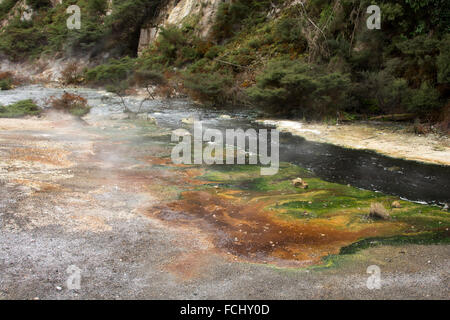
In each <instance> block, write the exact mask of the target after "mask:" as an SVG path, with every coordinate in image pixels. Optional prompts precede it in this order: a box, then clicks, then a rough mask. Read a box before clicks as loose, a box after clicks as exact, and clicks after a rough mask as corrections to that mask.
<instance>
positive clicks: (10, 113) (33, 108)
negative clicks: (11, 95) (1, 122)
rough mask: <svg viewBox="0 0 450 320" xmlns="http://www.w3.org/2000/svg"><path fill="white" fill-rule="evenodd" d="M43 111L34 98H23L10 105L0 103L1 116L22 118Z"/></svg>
mask: <svg viewBox="0 0 450 320" xmlns="http://www.w3.org/2000/svg"><path fill="white" fill-rule="evenodd" d="M40 113H41V109H40V108H39V107H38V106H37V105H36V104H35V103H34V102H33V100H31V99H29V100H22V101H19V102H16V103H13V104H11V105H9V106H1V105H0V118H20V117H24V116H27V115H30V116H36V115H39V114H40Z"/></svg>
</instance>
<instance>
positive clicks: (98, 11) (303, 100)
mask: <svg viewBox="0 0 450 320" xmlns="http://www.w3.org/2000/svg"><path fill="white" fill-rule="evenodd" d="M62 2H63V3H61V1H47V0H20V1H15V0H3V1H2V2H1V3H0V20H1V22H0V25H1V26H2V27H1V31H0V34H1V38H0V52H1V54H2V56H3V59H2V60H3V61H6V60H8V61H14V62H18V61H33V59H39V58H40V59H42V58H43V57H47V58H51V59H56V58H60V59H69V58H74V57H75V58H77V59H85V60H86V61H88V63H87V65H88V66H89V68H82V67H80V66H76V65H75V66H74V65H72V66H70V65H69V67H70V68H67V70H66V72H64V73H63V77H65V78H66V82H67V83H70V82H73V83H84V84H87V85H102V86H109V87H110V88H111V90H123V89H124V88H128V87H132V86H144V87H145V86H157V87H158V93H159V94H161V95H167V96H170V95H171V94H173V92H174V91H178V92H184V93H187V94H189V95H190V96H191V97H192V98H194V99H195V100H196V101H201V102H202V103H204V104H206V105H214V106H226V105H234V106H242V107H246V108H263V109H264V110H266V111H268V112H270V113H274V114H279V115H282V116H289V117H306V118H330V119H336V117H337V118H339V119H354V118H358V117H363V118H364V117H368V116H376V115H382V114H407V115H408V117H410V118H411V119H414V118H420V119H421V120H422V121H427V122H439V123H440V125H441V128H442V129H443V130H444V131H446V130H448V128H449V127H448V126H449V123H450V121H449V119H450V105H449V100H448V99H449V82H450V81H449V79H450V68H449V65H450V35H449V26H450V22H449V16H450V8H449V6H450V4H449V2H448V1H445V0H438V1H430V0H404V1H391V0H382V1H378V2H377V3H378V6H379V7H380V9H381V29H379V30H377V29H374V30H370V29H369V28H368V27H367V24H366V21H367V20H368V19H369V18H370V15H371V14H370V13H367V8H368V7H369V6H370V5H371V4H373V3H372V2H371V1H366V0H310V1H305V2H301V1H298V0H291V1H288V0H285V1H283V0H272V1H269V0H251V1H243V0H234V1H219V0H209V1H201V0H181V1H175V0H165V1H164V0H137V1H131V0H114V1H108V0H93V1H87V0H80V1H62ZM71 4H77V5H78V6H79V7H80V8H81V22H82V23H81V29H80V30H69V29H68V28H67V26H66V20H67V18H68V17H69V16H70V15H69V14H67V13H66V8H67V7H68V6H69V5H71Z"/></svg>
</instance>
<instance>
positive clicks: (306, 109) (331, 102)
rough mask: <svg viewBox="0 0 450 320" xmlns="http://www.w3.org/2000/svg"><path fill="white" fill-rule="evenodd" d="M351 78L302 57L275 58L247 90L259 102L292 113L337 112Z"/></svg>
mask: <svg viewBox="0 0 450 320" xmlns="http://www.w3.org/2000/svg"><path fill="white" fill-rule="evenodd" d="M349 84H350V80H349V79H348V77H347V76H345V75H342V74H340V73H331V74H326V73H324V72H323V71H322V70H319V68H313V67H312V66H311V65H308V64H306V63H304V62H302V61H299V60H293V61H291V60H289V59H277V60H273V61H271V62H270V63H269V64H268V65H267V67H266V69H265V70H264V71H263V73H262V74H260V75H259V76H258V77H257V79H256V86H253V87H251V88H249V89H248V90H247V93H248V95H249V97H250V98H251V99H252V100H253V102H254V103H256V104H257V105H261V106H265V107H268V108H269V109H270V110H272V111H274V110H277V112H278V113H280V114H287V115H292V116H305V115H313V114H314V115H316V116H320V115H321V116H324V115H326V114H330V113H331V114H333V113H334V114H335V113H336V112H337V111H338V109H339V107H340V106H341V105H342V103H343V101H344V98H345V95H346V91H347V89H348V87H349Z"/></svg>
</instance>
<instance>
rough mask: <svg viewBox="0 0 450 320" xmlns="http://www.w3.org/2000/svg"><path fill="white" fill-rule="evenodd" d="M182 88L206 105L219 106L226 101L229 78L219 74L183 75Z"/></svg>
mask: <svg viewBox="0 0 450 320" xmlns="http://www.w3.org/2000/svg"><path fill="white" fill-rule="evenodd" d="M183 79H184V87H185V88H186V89H187V90H188V92H189V93H190V95H191V96H192V97H193V98H194V99H197V100H199V101H201V102H204V103H206V104H213V105H220V104H224V103H226V101H227V89H228V88H229V86H230V84H231V78H230V77H229V76H227V75H223V74H219V73H185V74H184V76H183Z"/></svg>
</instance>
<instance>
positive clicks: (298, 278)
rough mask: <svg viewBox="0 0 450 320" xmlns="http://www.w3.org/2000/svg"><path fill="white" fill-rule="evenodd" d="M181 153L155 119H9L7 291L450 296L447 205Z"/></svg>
mask: <svg viewBox="0 0 450 320" xmlns="http://www.w3.org/2000/svg"><path fill="white" fill-rule="evenodd" d="M171 148H172V146H171V144H170V131H168V130H167V129H164V128H162V127H159V126H158V125H157V124H155V123H153V122H151V121H143V120H134V121H131V120H109V119H101V118H94V117H88V118H87V119H86V121H82V120H77V119H75V118H72V117H69V116H63V115H60V114H46V115H45V116H44V117H43V118H39V119H37V118H30V119H14V120H11V119H0V230H1V232H0V299H14V298H18V299H37V298H39V299H67V298H69V299H92V298H100V299H129V298H145V299H160V298H169V299H171V298H179V299H184V298H186V299H230V298H235V299H332V298H334V299H336V298H337V299H341V298H342V299H343V298H350V299H365V298H369V299H370V298H378V299H388V298H391V299H396V298H441V299H448V296H449V289H448V288H449V273H448V270H449V257H450V247H449V245H448V242H449V238H450V237H449V230H448V228H449V227H450V215H449V214H448V213H447V212H445V211H442V210H441V209H440V208H438V207H433V206H426V205H420V204H415V203H411V202H406V201H400V200H399V199H397V198H396V197H392V196H387V195H383V194H381V193H375V192H371V191H364V190H360V189H357V188H353V187H351V186H346V185H339V184H334V183H329V182H325V181H323V180H321V179H319V178H317V177H315V176H314V175H312V174H311V173H309V172H308V171H306V170H304V169H303V168H300V167H298V166H295V165H292V164H288V163H283V164H282V165H281V168H280V172H279V173H278V174H277V175H275V176H272V177H263V176H260V175H259V167H255V166H212V167H206V166H185V165H174V164H173V163H172V162H171V160H170V152H171ZM298 177H302V178H303V179H304V180H305V181H306V182H307V183H308V185H309V188H308V189H299V188H296V187H295V186H293V184H292V183H291V181H292V180H293V179H295V178H298ZM394 201H399V203H400V207H399V208H393V207H392V206H391V204H392V203H393V202H394ZM372 203H381V204H383V205H384V206H385V207H386V208H387V209H388V211H389V214H390V216H391V219H389V220H374V219H372V218H370V217H369V215H368V214H369V210H370V206H371V204H372ZM371 265H377V266H379V267H380V269H381V285H382V286H381V289H377V290H369V289H368V287H367V285H366V282H367V279H368V278H369V277H370V274H368V273H367V268H368V267H369V266H371ZM69 266H76V267H78V268H79V269H80V270H81V288H80V289H79V290H69V289H68V288H67V286H66V280H67V279H68V277H69V276H70V274H69V273H68V272H67V269H68V267H69Z"/></svg>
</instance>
